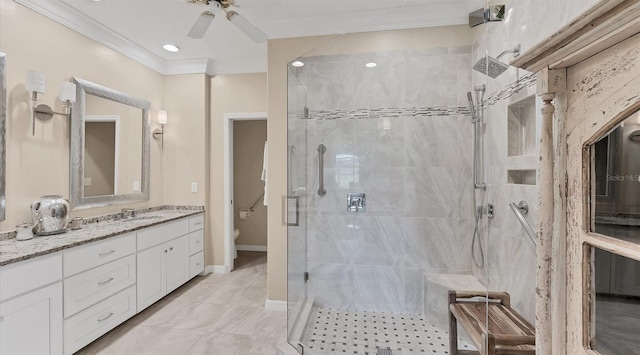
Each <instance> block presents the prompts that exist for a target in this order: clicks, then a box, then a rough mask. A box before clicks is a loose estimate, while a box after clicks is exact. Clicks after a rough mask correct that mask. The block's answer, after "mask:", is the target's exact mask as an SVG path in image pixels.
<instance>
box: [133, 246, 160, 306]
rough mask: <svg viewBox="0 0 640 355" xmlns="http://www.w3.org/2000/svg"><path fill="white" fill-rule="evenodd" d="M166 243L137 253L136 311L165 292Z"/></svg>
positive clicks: (148, 304)
mask: <svg viewBox="0 0 640 355" xmlns="http://www.w3.org/2000/svg"><path fill="white" fill-rule="evenodd" d="M167 253H168V251H167V246H166V244H160V245H158V246H156V247H153V248H151V249H147V250H145V251H142V252H139V253H138V260H137V263H136V264H137V267H136V269H137V270H136V271H137V287H138V288H137V300H138V302H137V303H138V312H140V311H142V310H143V309H145V308H147V307H149V306H150V305H151V304H153V303H154V302H155V301H157V300H159V299H161V298H162V297H164V295H166V294H167V282H166V280H167V269H166V263H165V260H166V255H167Z"/></svg>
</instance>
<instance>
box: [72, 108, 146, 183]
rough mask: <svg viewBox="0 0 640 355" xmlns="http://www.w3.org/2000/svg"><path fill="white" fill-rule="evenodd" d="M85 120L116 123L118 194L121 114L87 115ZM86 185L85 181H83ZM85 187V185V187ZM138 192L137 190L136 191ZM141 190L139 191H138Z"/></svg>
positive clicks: (115, 181)
mask: <svg viewBox="0 0 640 355" xmlns="http://www.w3.org/2000/svg"><path fill="white" fill-rule="evenodd" d="M84 121H85V122H98V123H99V122H114V124H115V130H116V135H115V138H114V139H115V141H114V146H115V148H114V152H113V153H114V154H115V157H114V161H113V194H114V195H117V194H118V187H119V186H118V175H119V174H118V173H119V169H120V115H86V116H85V117H84ZM83 186H84V182H83ZM83 188H84V187H83ZM134 192H136V191H134ZM138 192H139V191H138Z"/></svg>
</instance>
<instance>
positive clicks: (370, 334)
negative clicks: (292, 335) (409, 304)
mask: <svg viewBox="0 0 640 355" xmlns="http://www.w3.org/2000/svg"><path fill="white" fill-rule="evenodd" d="M458 341H459V347H460V349H465V350H466V349H468V350H471V349H473V347H472V346H470V345H469V344H468V343H466V342H464V341H462V340H458ZM303 344H304V345H305V354H314V355H315V354H318V355H334V354H335V355H337V354H357V355H376V353H377V347H381V348H387V347H389V348H391V350H392V351H393V355H406V354H437V355H442V354H449V334H448V332H446V331H444V330H442V329H440V328H438V327H436V326H434V325H431V324H429V323H428V322H427V320H426V317H425V316H423V315H413V314H395V313H379V312H360V311H344V310H334V309H325V308H314V309H313V311H312V313H311V316H310V321H309V326H308V327H307V331H306V333H305V335H304V338H303Z"/></svg>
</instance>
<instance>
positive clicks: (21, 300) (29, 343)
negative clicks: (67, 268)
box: [0, 282, 62, 355]
mask: <svg viewBox="0 0 640 355" xmlns="http://www.w3.org/2000/svg"><path fill="white" fill-rule="evenodd" d="M0 354H2V355H23V354H38V355H40V354H49V355H60V354H62V283H61V282H58V283H55V284H53V285H51V286H47V287H45V288H42V289H39V290H36V291H33V292H30V293H27V294H25V295H23V296H19V297H17V298H14V299H12V300H9V301H6V302H3V303H0Z"/></svg>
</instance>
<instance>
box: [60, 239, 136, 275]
mask: <svg viewBox="0 0 640 355" xmlns="http://www.w3.org/2000/svg"><path fill="white" fill-rule="evenodd" d="M135 251H136V240H135V236H134V234H127V235H125V236H123V237H117V238H113V239H107V240H105V241H101V242H97V243H92V244H89V245H88V246H84V247H79V248H74V249H72V250H71V251H68V252H65V253H64V254H63V256H64V277H69V276H71V275H75V274H77V273H80V272H83V271H86V270H89V269H91V268H94V267H96V266H99V265H102V264H106V263H108V262H111V261H114V260H117V259H120V258H122V257H124V256H127V255H129V254H133V253H135Z"/></svg>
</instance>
